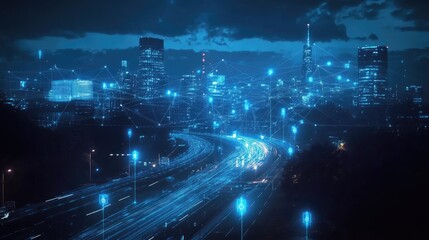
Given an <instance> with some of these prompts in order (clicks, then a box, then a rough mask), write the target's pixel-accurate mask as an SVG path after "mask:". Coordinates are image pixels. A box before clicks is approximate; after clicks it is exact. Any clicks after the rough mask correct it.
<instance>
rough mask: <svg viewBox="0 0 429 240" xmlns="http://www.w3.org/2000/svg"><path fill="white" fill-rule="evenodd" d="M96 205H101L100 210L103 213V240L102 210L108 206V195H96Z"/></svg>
mask: <svg viewBox="0 0 429 240" xmlns="http://www.w3.org/2000/svg"><path fill="white" fill-rule="evenodd" d="M98 203H99V204H100V205H101V209H102V212H103V220H102V223H103V240H104V208H105V207H106V205H108V204H109V195H107V194H105V193H102V194H99V195H98Z"/></svg>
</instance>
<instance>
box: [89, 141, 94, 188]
mask: <svg viewBox="0 0 429 240" xmlns="http://www.w3.org/2000/svg"><path fill="white" fill-rule="evenodd" d="M94 152H95V149H91V151H90V152H89V182H91V181H92V153H94Z"/></svg>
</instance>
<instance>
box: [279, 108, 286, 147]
mask: <svg viewBox="0 0 429 240" xmlns="http://www.w3.org/2000/svg"><path fill="white" fill-rule="evenodd" d="M280 114H281V116H282V119H283V142H284V141H285V117H286V108H282V109H281V113H280Z"/></svg>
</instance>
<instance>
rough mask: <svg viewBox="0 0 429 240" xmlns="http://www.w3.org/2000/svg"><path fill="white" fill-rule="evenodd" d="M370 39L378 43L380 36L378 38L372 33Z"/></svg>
mask: <svg viewBox="0 0 429 240" xmlns="http://www.w3.org/2000/svg"><path fill="white" fill-rule="evenodd" d="M368 39H369V40H372V41H377V40H378V36H377V35H375V34H374V33H371V34H370V35H369V36H368Z"/></svg>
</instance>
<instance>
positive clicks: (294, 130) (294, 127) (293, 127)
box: [291, 126, 298, 134]
mask: <svg viewBox="0 0 429 240" xmlns="http://www.w3.org/2000/svg"><path fill="white" fill-rule="evenodd" d="M291 129H292V133H293V134H296V133H297V132H298V128H297V127H296V126H292V128H291Z"/></svg>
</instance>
